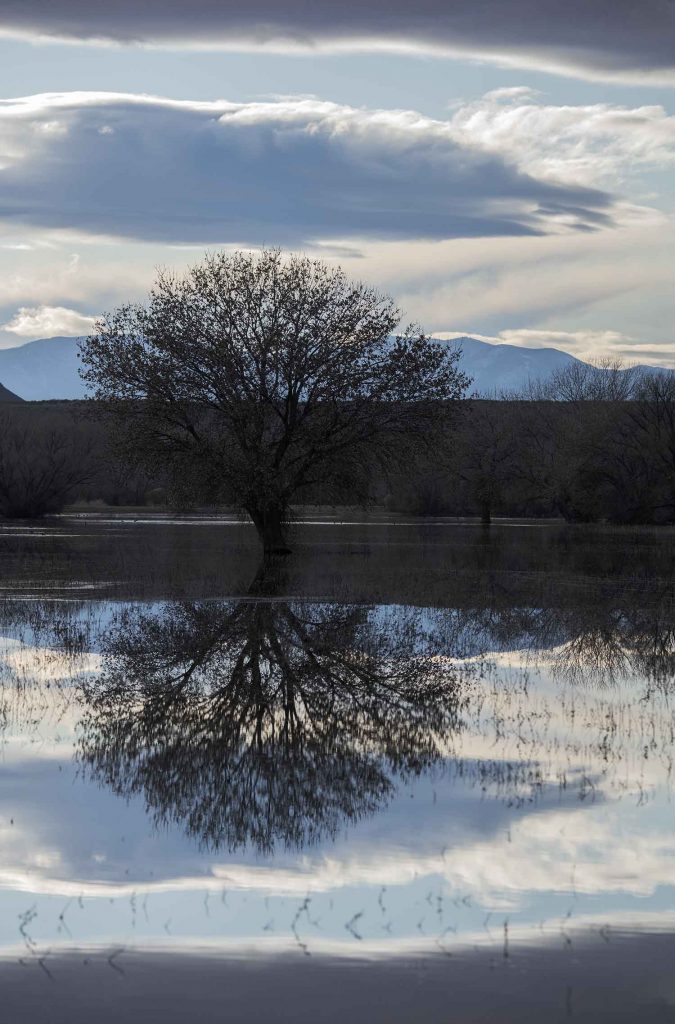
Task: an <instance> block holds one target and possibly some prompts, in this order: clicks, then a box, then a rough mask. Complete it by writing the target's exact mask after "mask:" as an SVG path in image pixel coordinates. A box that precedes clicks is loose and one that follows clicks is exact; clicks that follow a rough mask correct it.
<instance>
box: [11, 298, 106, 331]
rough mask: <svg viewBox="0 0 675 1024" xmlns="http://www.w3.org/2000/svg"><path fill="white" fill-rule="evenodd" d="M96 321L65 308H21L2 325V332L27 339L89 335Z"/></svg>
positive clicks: (91, 317) (94, 318) (93, 318)
mask: <svg viewBox="0 0 675 1024" xmlns="http://www.w3.org/2000/svg"><path fill="white" fill-rule="evenodd" d="M95 320H96V317H94V316H85V314H83V313H78V312H77V310H74V309H66V308H65V307H64V306H32V307H30V306H21V308H20V309H19V310H17V312H16V313H15V314H14V316H13V317H12V319H11V320H9V321H8V322H7V323H6V324H2V325H0V330H3V331H8V332H9V333H10V334H16V335H18V337H20V338H27V339H28V338H52V337H55V336H57V335H66V336H73V335H84V334H89V332H90V331H91V329H92V327H93V326H94V323H95Z"/></svg>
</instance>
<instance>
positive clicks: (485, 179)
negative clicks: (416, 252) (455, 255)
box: [0, 93, 613, 246]
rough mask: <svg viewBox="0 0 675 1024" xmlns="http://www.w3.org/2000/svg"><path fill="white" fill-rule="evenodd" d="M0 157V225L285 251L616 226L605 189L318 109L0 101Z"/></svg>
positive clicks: (380, 118) (406, 114)
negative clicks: (323, 244) (355, 241)
mask: <svg viewBox="0 0 675 1024" xmlns="http://www.w3.org/2000/svg"><path fill="white" fill-rule="evenodd" d="M0 152H2V154H3V156H2V165H1V168H0V218H2V219H4V220H5V221H6V222H10V223H11V222H15V223H22V224H28V225H32V226H37V227H42V228H52V229H54V228H56V229H59V228H61V229H62V228H68V229H75V230H79V231H82V232H85V233H92V234H98V235H113V236H117V237H128V238H136V239H145V240H161V241H165V242H179V243H180V242H185V243H239V244H241V243H247V244H252V245H255V244H260V243H270V242H273V243H275V244H277V243H278V244H282V245H285V246H289V245H301V244H306V243H308V242H312V241H316V240H319V239H325V238H335V237H338V236H339V237H340V238H349V237H352V238H355V237H357V238H389V239H408V238H426V239H437V240H440V239H448V238H471V237H487V236H491V237H494V236H504V235H509V236H517V235H541V234H547V233H551V232H559V231H561V230H567V229H570V228H571V229H573V230H584V231H588V230H593V229H596V228H598V227H603V226H607V225H609V224H611V223H612V206H613V201H612V199H611V197H610V196H609V195H608V194H607V193H606V192H603V191H601V190H599V189H596V188H591V187H589V186H588V185H587V184H585V183H577V182H573V181H567V182H564V183H563V182H558V181H556V180H554V179H553V178H552V177H551V176H550V175H548V176H546V177H543V176H540V177H535V176H533V175H531V174H528V173H526V171H525V170H524V169H523V167H519V166H517V164H516V162H515V161H514V160H513V159H511V158H510V157H509V156H505V155H503V154H502V153H500V152H498V151H496V150H495V151H490V149H489V147H486V146H485V145H484V140H482V139H478V140H476V141H475V142H474V140H472V139H471V137H470V135H469V134H468V133H467V132H466V129H465V128H464V129H462V131H461V132H460V131H458V129H457V127H456V125H454V124H453V122H452V121H438V120H433V119H431V118H428V117H424V116H422V115H421V114H417V113H414V112H410V111H368V110H362V109H355V108H352V107H346V106H340V105H338V104H334V103H326V102H320V101H318V100H308V99H289V100H279V101H276V102H270V103H248V104H234V103H227V102H224V101H222V102H215V103H191V102H183V101H173V100H164V99H158V98H154V97H147V96H130V95H116V94H97V93H70V94H49V95H40V96H34V97H30V98H26V99H18V100H7V101H1V102H0Z"/></svg>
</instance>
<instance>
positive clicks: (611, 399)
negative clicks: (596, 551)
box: [0, 374, 675, 523]
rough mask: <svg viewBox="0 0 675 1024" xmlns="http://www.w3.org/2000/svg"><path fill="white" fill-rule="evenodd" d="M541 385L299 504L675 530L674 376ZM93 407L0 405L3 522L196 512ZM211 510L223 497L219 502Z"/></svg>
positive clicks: (482, 403) (467, 406)
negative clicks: (578, 386)
mask: <svg viewBox="0 0 675 1024" xmlns="http://www.w3.org/2000/svg"><path fill="white" fill-rule="evenodd" d="M622 379H623V378H622ZM567 383H568V384H569V381H567ZM622 386H623V385H622ZM546 387H547V388H548V390H544V388H543V386H540V387H539V388H538V389H534V388H533V389H531V391H530V394H529V396H528V397H527V398H523V397H520V398H506V399H501V400H489V401H488V400H466V401H463V402H461V403H459V405H460V414H459V416H457V415H456V413H455V414H453V415H449V417H448V431H447V435H446V438H445V441H444V442H443V443H442V444H440V445H439V446H438V447H436V448H435V449H434V450H433V451H424V449H423V448H420V450H419V454H418V456H417V457H416V458H415V462H414V464H409V465H407V466H406V467H405V469H404V471H401V472H399V473H398V474H397V475H395V476H392V475H386V474H385V471H384V470H382V469H380V468H379V467H378V466H377V465H373V466H371V467H368V472H367V473H365V474H364V478H363V479H364V481H365V482H362V483H361V485H359V486H356V485H355V484H354V482H353V480H352V479H351V478H349V477H345V482H344V484H343V485H341V484H340V474H339V472H338V473H336V475H335V480H336V484H334V485H333V486H332V487H331V489H330V491H329V492H328V491H326V490H325V489H324V490H322V489H311V488H310V489H308V490H307V492H306V493H305V494H304V495H303V500H304V501H306V503H308V504H326V505H331V504H336V505H339V504H345V505H349V504H360V503H365V504H372V505H375V506H378V507H384V508H387V509H389V510H391V511H402V512H407V513H411V514H418V515H462V516H464V515H466V516H480V517H482V518H483V519H484V520H485V521H488V520H489V519H490V517H492V516H495V515H499V516H532V517H542V516H546V517H549V516H557V517H562V518H564V519H566V520H567V521H570V522H598V521H603V520H606V521H609V522H615V523H671V522H675V378H673V376H671V375H658V374H655V375H653V376H648V377H645V376H642V377H641V378H640V381H639V389H638V388H637V385H636V387H635V390H634V391H633V393H632V394H630V395H626V394H625V393H624V394H620V395H618V396H615V395H611V394H610V395H600V396H590V397H589V396H587V395H585V394H583V393H581V394H580V393H577V394H576V395H575V394H574V393H570V394H566V395H561V394H560V393H558V394H556V392H555V391H553V392H552V391H551V387H552V385H551V382H549V383H548V384H547V385H546ZM92 405H93V403H84V402H38V403H30V402H28V403H24V404H16V405H14V404H10V403H7V404H6V405H4V407H3V409H2V411H1V412H0V515H3V516H8V517H34V516H40V515H45V514H50V513H54V512H57V511H59V510H60V509H62V508H63V507H64V505H66V504H68V503H73V502H104V503H105V504H107V505H111V506H115V505H145V504H161V505H165V504H166V505H173V506H178V507H182V508H188V507H190V506H191V505H193V506H194V507H197V506H199V505H203V503H204V496H203V494H200V495H197V493H196V492H195V494H194V500H193V501H192V500H191V494H190V492H189V489H188V490H187V492H186V488H185V486H183V487H182V488H180V490H179V489H177V488H176V487H174V486H173V483H174V482H172V481H171V480H169V479H166V478H165V477H163V476H162V473H161V472H157V471H156V470H153V469H152V467H147V466H145V467H144V466H141V465H131V464H129V463H128V462H125V461H123V460H122V459H121V458H120V457H119V456H116V455H115V454H114V453H113V451H112V449H111V448H110V446H109V444H108V439H107V428H106V422H105V419H101V418H97V417H95V416H92ZM455 408H456V407H455ZM183 483H184V482H183ZM218 503H219V504H227V503H228V496H227V495H226V494H223V493H221V494H219V495H218Z"/></svg>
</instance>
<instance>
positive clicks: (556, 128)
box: [451, 87, 675, 188]
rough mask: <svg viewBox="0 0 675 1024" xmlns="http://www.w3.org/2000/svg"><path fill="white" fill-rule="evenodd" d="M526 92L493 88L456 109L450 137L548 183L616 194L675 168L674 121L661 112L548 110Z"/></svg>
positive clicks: (602, 106) (601, 106)
mask: <svg viewBox="0 0 675 1024" xmlns="http://www.w3.org/2000/svg"><path fill="white" fill-rule="evenodd" d="M537 95H538V94H537V93H535V92H534V91H533V90H530V89H527V88H518V87H516V88H511V89H497V90H494V91H492V92H489V93H486V95H485V96H483V97H482V98H481V99H479V100H476V101H475V102H473V103H468V104H464V105H463V106H461V107H460V108H459V109H457V110H455V112H454V114H453V117H452V121H451V128H452V132H453V136H454V138H455V139H456V140H457V141H458V142H459V143H462V144H464V145H467V146H480V147H481V148H483V149H484V150H485V151H486V152H489V153H494V154H499V155H501V156H503V157H505V158H506V159H509V160H513V161H514V162H516V163H517V165H518V166H519V167H521V168H527V170H528V172H529V173H531V174H535V175H537V176H541V177H544V178H548V179H551V180H553V181H561V180H562V181H568V182H577V183H583V184H585V185H596V186H603V187H612V188H613V187H615V186H616V185H617V184H619V183H621V182H623V180H624V179H625V177H626V176H627V175H633V174H635V173H636V171H639V170H644V169H652V168H664V167H672V166H673V165H675V117H673V116H671V115H668V114H667V113H666V111H665V110H664V108H663V107H662V106H659V105H652V106H643V107H635V108H630V107H625V106H616V105H612V104H609V103H596V104H592V105H588V106H569V105H567V106H552V105H546V104H544V103H541V102H540V101H538V100H537Z"/></svg>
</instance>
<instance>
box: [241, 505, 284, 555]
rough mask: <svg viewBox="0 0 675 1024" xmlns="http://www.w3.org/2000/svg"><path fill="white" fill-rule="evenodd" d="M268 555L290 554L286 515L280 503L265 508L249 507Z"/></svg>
mask: <svg viewBox="0 0 675 1024" xmlns="http://www.w3.org/2000/svg"><path fill="white" fill-rule="evenodd" d="M248 513H249V515H250V516H251V519H252V520H253V522H254V524H255V528H256V530H257V531H258V536H259V537H260V540H261V541H262V545H263V549H264V552H265V554H266V555H290V553H291V549H290V548H289V546H288V541H287V539H286V516H285V515H284V510H283V509H282V507H281V506H280V505H267V506H266V507H265V508H263V509H257V508H249V509H248Z"/></svg>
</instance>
